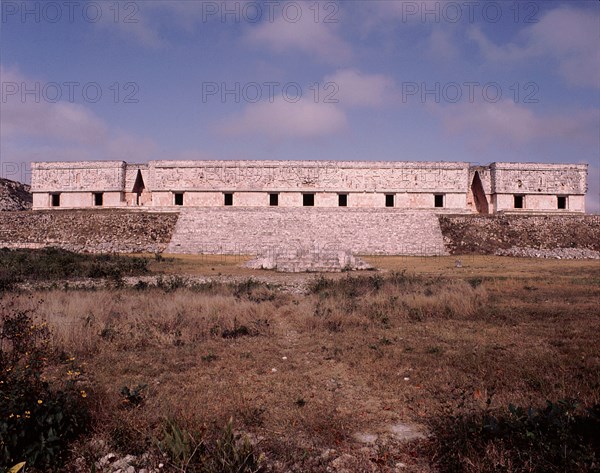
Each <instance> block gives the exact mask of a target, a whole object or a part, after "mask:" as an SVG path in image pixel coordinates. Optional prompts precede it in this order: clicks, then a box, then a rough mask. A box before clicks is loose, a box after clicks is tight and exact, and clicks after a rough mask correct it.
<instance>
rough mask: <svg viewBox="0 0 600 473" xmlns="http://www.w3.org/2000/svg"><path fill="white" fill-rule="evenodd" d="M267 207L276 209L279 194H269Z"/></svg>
mask: <svg viewBox="0 0 600 473" xmlns="http://www.w3.org/2000/svg"><path fill="white" fill-rule="evenodd" d="M269 205H270V206H271V207H277V206H278V205H279V194H269Z"/></svg>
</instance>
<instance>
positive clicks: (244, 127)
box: [219, 98, 346, 139]
mask: <svg viewBox="0 0 600 473" xmlns="http://www.w3.org/2000/svg"><path fill="white" fill-rule="evenodd" d="M345 126H346V116H345V115H344V113H343V112H342V111H341V110H340V109H339V108H338V107H337V106H336V105H333V104H324V103H321V102H313V101H311V100H310V99H301V100H299V101H298V102H296V103H292V102H289V101H286V100H284V99H283V98H278V99H276V100H275V101H274V102H273V103H270V102H259V103H255V104H249V105H247V106H246V108H245V110H244V111H243V112H241V113H240V114H238V115H237V116H234V117H232V118H229V119H228V120H226V121H225V122H223V123H222V124H221V125H220V126H219V131H221V132H222V133H224V134H230V135H248V134H258V135H264V136H267V137H269V138H272V139H282V138H313V137H319V136H327V135H331V134H333V133H337V132H339V131H340V130H342V129H343V128H345Z"/></svg>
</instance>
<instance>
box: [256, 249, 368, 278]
mask: <svg viewBox="0 0 600 473" xmlns="http://www.w3.org/2000/svg"><path fill="white" fill-rule="evenodd" d="M245 266H246V267H247V268H251V269H270V270H275V271H279V272H285V273H304V272H332V273H335V272H341V271H356V270H367V269H373V267H372V266H371V265H369V264H368V263H366V262H364V261H363V260H361V259H360V258H357V257H356V256H354V255H353V254H352V253H351V252H350V251H348V250H324V249H318V248H299V249H298V248H294V249H289V250H281V249H278V250H273V251H269V252H266V253H265V254H262V255H260V256H258V257H256V258H254V259H253V260H250V261H249V262H247V263H246V264H245Z"/></svg>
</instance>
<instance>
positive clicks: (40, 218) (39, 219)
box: [0, 210, 178, 253]
mask: <svg viewBox="0 0 600 473" xmlns="http://www.w3.org/2000/svg"><path fill="white" fill-rule="evenodd" d="M177 218H178V215H177V214H174V213H150V212H131V211H129V212H127V211H115V210H76V211H73V210H62V211H48V212H2V213H0V247H7V248H43V247H47V246H55V247H60V248H64V249H67V250H70V251H78V252H89V253H113V252H115V253H158V252H162V251H163V250H164V248H165V247H166V246H167V244H168V242H169V240H170V239H171V234H172V232H173V229H174V227H175V223H176V221H177Z"/></svg>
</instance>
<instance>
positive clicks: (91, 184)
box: [31, 161, 126, 192]
mask: <svg viewBox="0 0 600 473" xmlns="http://www.w3.org/2000/svg"><path fill="white" fill-rule="evenodd" d="M125 166H126V164H125V163H124V162H123V161H85V162H56V163H41V162H35V163H31V188H32V190H33V192H78V191H85V192H110V191H112V192H122V191H123V190H124V188H125Z"/></svg>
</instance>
